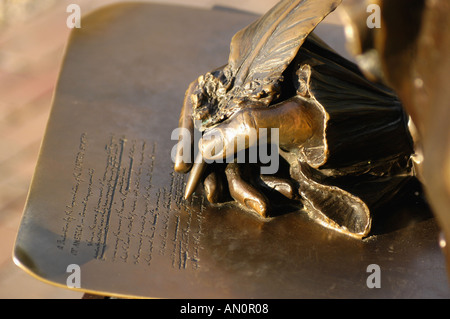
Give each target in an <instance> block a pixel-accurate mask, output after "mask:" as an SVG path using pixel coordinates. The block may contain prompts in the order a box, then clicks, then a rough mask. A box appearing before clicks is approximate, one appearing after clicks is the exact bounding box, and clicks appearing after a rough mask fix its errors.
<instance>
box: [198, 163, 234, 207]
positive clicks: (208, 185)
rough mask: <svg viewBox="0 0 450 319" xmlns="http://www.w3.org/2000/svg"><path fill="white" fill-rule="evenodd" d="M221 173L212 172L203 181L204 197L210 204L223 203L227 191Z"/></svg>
mask: <svg viewBox="0 0 450 319" xmlns="http://www.w3.org/2000/svg"><path fill="white" fill-rule="evenodd" d="M222 173H223V172H218V171H212V172H210V173H209V174H208V175H207V176H206V177H205V180H204V181H203V186H204V189H205V195H206V198H207V199H208V201H209V202H210V203H212V204H215V203H221V202H223V201H225V198H226V197H227V194H228V190H227V187H226V184H225V183H226V180H225V178H224V176H223V174H222Z"/></svg>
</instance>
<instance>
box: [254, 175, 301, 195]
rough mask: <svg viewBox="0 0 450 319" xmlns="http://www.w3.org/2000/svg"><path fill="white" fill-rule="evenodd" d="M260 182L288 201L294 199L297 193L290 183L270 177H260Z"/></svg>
mask: <svg viewBox="0 0 450 319" xmlns="http://www.w3.org/2000/svg"><path fill="white" fill-rule="evenodd" d="M261 180H262V182H264V184H266V186H267V187H269V188H270V189H271V190H273V191H276V192H278V193H280V194H282V195H283V196H284V197H286V198H288V199H296V194H297V191H296V188H295V186H294V183H293V182H292V181H290V180H287V179H284V178H280V177H276V176H272V175H261Z"/></svg>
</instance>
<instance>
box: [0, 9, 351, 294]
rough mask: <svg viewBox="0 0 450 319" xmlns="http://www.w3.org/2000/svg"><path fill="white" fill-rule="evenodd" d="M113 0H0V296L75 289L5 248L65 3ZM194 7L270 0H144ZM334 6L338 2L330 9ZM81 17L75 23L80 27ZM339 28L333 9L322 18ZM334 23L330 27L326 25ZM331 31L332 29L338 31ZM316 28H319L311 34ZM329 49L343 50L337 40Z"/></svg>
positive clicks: (20, 204)
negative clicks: (30, 270)
mask: <svg viewBox="0 0 450 319" xmlns="http://www.w3.org/2000/svg"><path fill="white" fill-rule="evenodd" d="M118 2H127V1H124V0H122V1H119V0H0V176H1V179H0V298H2V299H16V298H26V299H30V298H75V299H79V298H81V297H82V296H83V294H82V293H80V292H74V291H70V290H67V289H62V288H58V287H54V286H52V285H49V284H47V283H43V282H41V281H39V280H38V279H35V278H33V277H31V276H30V275H28V274H27V273H25V272H24V271H22V270H21V269H19V268H18V267H17V266H16V265H15V264H14V263H13V261H12V250H13V246H14V241H15V237H16V234H17V230H18V227H19V224H20V220H21V217H22V212H23V208H24V205H25V201H26V197H27V193H28V188H29V186H30V182H31V179H32V176H33V172H34V168H35V165H36V161H37V157H38V153H39V147H40V144H41V141H42V137H43V134H44V130H45V126H46V123H47V119H48V115H49V111H50V108H51V103H52V96H53V92H54V88H55V84H56V82H57V79H58V74H59V71H60V67H61V63H62V60H63V56H64V49H65V45H66V42H67V38H68V36H69V34H70V29H69V28H68V27H67V24H66V20H67V18H68V16H69V15H70V13H67V12H66V9H67V6H68V5H69V4H78V5H79V6H80V8H81V14H82V17H83V15H86V14H89V12H92V11H93V10H95V9H97V8H99V7H102V6H104V5H108V4H112V3H118ZM134 2H136V1H134ZM141 2H155V3H163V4H178V5H184V6H195V7H201V8H212V7H213V6H215V5H219V6H226V7H231V8H236V9H240V10H245V11H249V12H254V13H257V14H263V13H264V12H266V11H267V10H268V9H270V8H271V7H272V6H273V5H274V4H275V3H277V2H278V1H277V0H246V1H241V0H223V1H220V0H161V1H151V0H144V1H141ZM337 11H338V10H337ZM82 21H83V20H82V19H81V27H82ZM326 23H327V24H329V25H335V26H337V25H339V28H331V29H328V30H327V32H326V33H327V35H328V37H332V38H333V37H337V36H342V28H341V23H340V18H339V14H338V13H333V14H332V15H330V16H329V17H328V18H327V19H326ZM329 30H335V32H337V33H336V34H334V33H333V32H331V33H330V32H329ZM338 33H339V34H338ZM319 35H320V34H319ZM337 43H338V47H335V49H336V50H337V51H338V52H340V53H341V54H343V55H346V56H347V53H346V52H345V49H344V45H343V42H337Z"/></svg>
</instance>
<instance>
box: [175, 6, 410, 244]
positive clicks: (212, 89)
mask: <svg viewBox="0 0 450 319" xmlns="http://www.w3.org/2000/svg"><path fill="white" fill-rule="evenodd" d="M339 4H340V1H333V0H327V1H280V2H279V3H278V4H277V5H276V6H275V7H274V8H272V9H271V10H270V11H269V12H268V13H266V14H265V15H264V16H263V17H261V18H260V19H258V20H257V21H255V22H254V23H252V24H251V25H249V26H248V27H246V28H244V29H242V30H241V31H239V32H238V33H237V34H236V35H235V36H234V37H233V39H232V41H231V51H230V55H229V59H228V64H227V65H226V66H225V67H221V68H219V69H216V70H214V71H212V72H210V73H207V74H206V75H204V76H201V77H199V78H198V80H196V81H194V82H193V83H192V84H191V85H190V87H189V89H188V90H187V92H186V97H185V101H184V104H183V110H182V113H181V118H180V125H181V127H182V128H186V129H188V130H190V131H192V130H193V129H194V125H193V124H192V123H193V122H195V123H197V129H199V130H200V131H203V132H204V136H203V140H202V146H201V152H202V153H203V156H204V157H206V158H208V156H210V155H208V154H210V153H211V152H209V150H211V149H215V152H216V153H217V154H213V156H210V157H209V158H208V159H216V158H227V157H229V156H230V155H233V154H226V152H225V151H224V150H225V149H226V150H230V149H231V150H233V149H234V152H235V153H237V152H239V151H242V150H243V149H244V148H245V147H250V146H252V145H251V144H252V143H251V142H249V143H247V144H245V145H243V147H240V146H235V147H233V144H234V143H235V140H236V138H238V137H240V136H243V135H244V136H245V135H249V131H250V130H251V129H259V128H277V129H279V131H278V134H279V139H278V141H277V142H278V143H279V144H278V146H279V147H280V150H281V155H282V157H283V159H284V160H285V162H286V165H287V166H288V167H289V168H288V174H274V175H272V176H271V177H270V179H271V182H270V184H267V183H266V182H264V180H267V176H262V177H261V176H260V174H258V172H257V171H255V170H252V169H251V168H248V165H242V166H243V167H239V166H240V164H238V163H230V164H228V166H226V167H225V166H223V165H219V166H217V165H216V166H214V167H210V168H209V169H208V170H207V169H206V164H205V163H204V162H200V161H198V162H197V163H195V164H194V165H193V169H192V172H191V173H190V177H189V180H188V183H187V191H186V196H187V197H188V196H189V195H190V194H191V193H192V192H193V191H194V188H195V186H196V184H197V183H198V182H199V181H200V180H201V178H202V177H203V179H204V185H205V189H206V193H207V198H208V200H209V201H210V202H214V203H216V202H226V201H227V200H229V199H228V198H229V196H226V195H224V194H223V193H225V194H226V193H227V190H228V191H229V194H230V195H231V198H232V199H234V200H235V201H236V202H238V203H240V204H241V205H243V206H244V207H245V208H247V209H249V210H251V211H254V212H256V213H258V214H259V215H261V216H263V217H270V216H273V211H274V209H273V207H271V206H273V205H276V204H275V203H274V200H273V199H271V198H269V196H268V194H267V193H268V192H269V193H272V195H274V194H273V193H277V194H278V193H280V194H281V195H286V196H284V197H285V201H286V204H287V205H289V206H294V207H295V205H297V207H299V208H304V209H305V210H306V211H307V212H308V213H309V215H310V216H311V217H312V218H313V219H314V220H316V221H317V222H319V223H321V224H322V225H324V226H327V227H330V228H332V229H335V230H337V231H340V232H343V233H345V234H348V235H351V236H355V237H359V238H363V237H365V236H367V235H368V234H369V232H370V229H371V221H372V216H371V213H370V210H374V209H375V208H376V207H377V206H381V205H382V204H384V203H385V202H386V201H388V200H389V199H390V198H392V197H393V196H394V195H395V194H396V193H397V192H398V191H399V190H401V188H402V186H403V185H404V184H406V183H407V182H408V181H409V180H410V179H411V178H413V176H414V170H413V167H412V160H411V156H412V155H413V154H414V149H413V140H412V137H411V135H410V133H409V131H408V127H407V125H408V124H407V123H408V117H407V115H406V114H405V112H404V110H403V108H402V106H401V103H400V102H399V100H398V98H397V97H396V95H395V93H394V92H393V91H392V90H390V89H389V88H388V87H386V86H384V85H381V84H374V83H371V82H370V81H369V80H368V79H366V78H365V76H364V75H363V74H362V73H361V72H360V70H359V69H358V67H357V66H356V65H355V64H353V63H351V62H350V61H347V60H346V59H344V58H343V57H341V56H340V55H338V54H337V53H335V52H334V51H333V50H332V49H331V48H329V47H328V46H327V45H326V44H325V43H324V42H323V41H322V40H320V39H319V38H318V37H317V36H316V35H315V34H313V33H311V32H312V31H313V29H314V28H315V27H316V26H317V24H318V23H319V22H320V21H321V20H322V19H323V18H324V17H325V16H326V15H328V14H329V13H330V12H331V11H333V10H334V9H335V8H336V6H338V5H339ZM211 136H214V137H215V136H219V137H220V139H219V140H217V139H215V140H214V139H213V138H210V137H211ZM217 141H218V142H219V143H218V142H217ZM185 142H187V143H189V142H191V143H192V141H185ZM270 142H271V141H269V143H270ZM253 143H255V144H256V143H257V140H256V139H255V140H253ZM181 145H182V146H183V147H185V145H183V144H181ZM222 145H224V146H222ZM179 153H181V152H179ZM190 165H191V164H190V163H183V161H182V160H181V159H180V156H179V158H178V159H177V160H176V164H175V170H176V171H178V172H183V173H185V172H187V171H189V169H190ZM221 170H224V173H222V172H221ZM246 171H247V172H248V171H252V173H250V174H249V173H246ZM245 175H246V176H245ZM220 197H223V198H222V199H220ZM279 200H281V201H282V197H279ZM295 202H296V204H295ZM271 211H272V212H271ZM277 212H279V208H278V207H276V209H275V213H277Z"/></svg>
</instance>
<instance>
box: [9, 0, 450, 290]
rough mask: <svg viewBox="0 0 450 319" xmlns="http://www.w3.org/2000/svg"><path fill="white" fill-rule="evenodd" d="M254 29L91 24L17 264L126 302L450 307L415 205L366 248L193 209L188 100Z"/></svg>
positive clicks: (168, 13) (68, 68) (221, 17)
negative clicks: (184, 121) (181, 160)
mask: <svg viewBox="0 0 450 319" xmlns="http://www.w3.org/2000/svg"><path fill="white" fill-rule="evenodd" d="M255 18H256V17H255V16H254V15H251V14H247V13H242V12H235V11H229V10H218V9H215V10H202V9H193V8H187V7H178V6H163V5H153V4H120V5H114V6H110V7H106V8H103V9H101V10H99V11H97V12H95V13H93V14H91V15H89V16H87V17H85V18H84V19H83V20H82V27H81V28H80V29H76V30H74V32H73V33H72V35H71V39H70V42H69V45H68V48H67V52H66V57H65V61H64V64H63V67H62V71H61V74H60V78H59V82H58V86H57V89H56V92H55V97H54V102H53V108H52V111H51V114H50V118H49V122H48V127H47V130H46V134H45V137H44V140H43V144H42V148H41V152H40V156H39V161H38V164H37V167H36V171H35V175H34V178H33V181H32V185H31V189H30V193H29V197H28V201H27V204H26V207H25V211H24V215H23V219H22V223H21V227H20V230H19V234H18V237H17V241H16V245H15V249H14V258H15V261H16V263H17V264H18V265H19V266H20V267H22V268H23V269H24V270H26V271H27V272H29V273H31V274H32V275H34V276H35V277H37V278H39V279H41V280H44V281H46V282H49V283H51V284H54V285H57V286H60V287H67V284H68V281H69V276H70V275H71V274H72V272H71V269H72V268H70V267H69V266H70V265H76V266H79V267H80V268H79V269H80V272H79V275H80V277H79V279H80V285H81V286H80V288H77V287H75V288H71V289H78V290H81V291H86V292H90V293H96V294H104V295H114V296H123V297H154V298H422V297H426V298H427V297H433V298H436V297H437V298H448V297H450V289H449V286H448V282H447V277H446V271H445V261H444V258H443V256H442V253H441V251H440V248H439V244H438V233H439V229H438V227H437V225H436V222H435V219H434V218H433V217H432V216H431V215H430V213H429V211H428V210H427V206H426V205H424V204H423V203H421V202H420V198H419V197H418V196H416V195H415V194H414V192H413V193H412V194H410V195H408V196H407V197H406V199H407V200H406V201H402V202H400V201H398V202H395V203H393V205H392V206H391V207H387V208H386V209H385V211H383V212H380V214H379V215H378V216H379V217H377V216H375V217H374V224H375V225H374V229H373V233H372V234H371V236H369V237H368V238H366V239H364V240H358V239H354V238H350V237H347V236H345V235H343V234H339V233H336V232H334V231H332V230H328V229H326V228H324V227H321V226H320V225H318V224H316V223H314V222H312V221H311V220H309V219H308V217H307V215H306V214H305V213H304V212H302V211H296V212H291V213H289V214H285V215H282V216H278V217H275V218H271V219H262V218H260V217H258V216H256V215H253V214H250V213H248V212H245V211H243V210H240V209H239V208H238V207H236V206H235V205H232V204H229V205H223V206H220V207H216V206H213V205H211V204H209V203H208V202H207V201H206V200H205V199H204V196H203V194H202V193H201V191H197V192H196V193H195V194H194V195H193V196H192V197H191V198H190V199H189V200H187V201H186V200H184V199H183V195H184V187H185V182H186V177H185V176H184V175H181V174H177V173H174V171H173V162H172V160H171V151H172V149H173V147H174V146H175V145H176V141H175V140H172V139H171V134H172V131H173V130H174V129H175V128H176V127H177V125H178V116H179V112H180V108H181V105H182V100H183V97H184V92H185V90H186V88H187V86H188V84H189V83H190V82H191V81H192V80H193V79H195V77H196V76H197V75H198V74H202V72H206V71H208V70H210V69H212V68H214V67H216V66H218V65H221V64H223V63H224V62H226V61H227V57H228V52H229V51H228V50H229V43H230V39H231V37H232V35H233V34H234V33H235V32H237V31H238V30H239V29H241V28H242V27H244V26H246V25H248V24H249V23H251V22H252V21H253V20H254V19H255ZM176 138H177V137H176ZM371 265H376V267H378V268H374V266H371ZM374 269H375V270H374ZM376 269H378V270H379V272H378V273H377V275H378V279H379V282H378V283H379V284H380V286H379V288H378V287H377V286H374V285H373V276H371V275H374V274H375V273H374V272H375V271H376Z"/></svg>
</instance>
